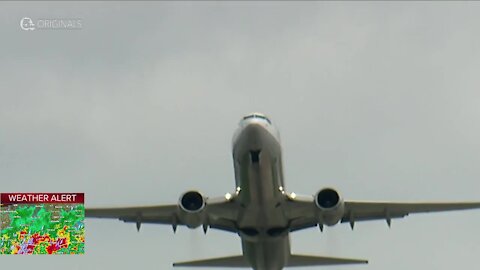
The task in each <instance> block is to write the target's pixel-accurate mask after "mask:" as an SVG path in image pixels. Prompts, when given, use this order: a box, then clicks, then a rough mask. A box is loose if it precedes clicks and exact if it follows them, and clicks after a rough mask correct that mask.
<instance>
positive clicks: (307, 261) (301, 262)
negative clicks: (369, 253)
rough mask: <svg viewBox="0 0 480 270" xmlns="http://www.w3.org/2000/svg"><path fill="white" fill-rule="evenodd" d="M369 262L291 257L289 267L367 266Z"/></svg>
mask: <svg viewBox="0 0 480 270" xmlns="http://www.w3.org/2000/svg"><path fill="white" fill-rule="evenodd" d="M366 263H368V261H367V260H358V259H347V258H335V257H317V256H307V255H290V259H289V260H288V264H287V266H313V265H340V264H366Z"/></svg>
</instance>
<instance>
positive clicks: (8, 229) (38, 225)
mask: <svg viewBox="0 0 480 270" xmlns="http://www.w3.org/2000/svg"><path fill="white" fill-rule="evenodd" d="M84 197H85V196H84V194H83V193H0V255H4V254H84V252H85V226H84V219H85V206H84Z"/></svg>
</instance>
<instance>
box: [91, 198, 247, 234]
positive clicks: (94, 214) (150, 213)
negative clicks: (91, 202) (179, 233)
mask: <svg viewBox="0 0 480 270" xmlns="http://www.w3.org/2000/svg"><path fill="white" fill-rule="evenodd" d="M203 211H204V215H205V219H204V220H205V221H204V222H203V224H202V225H203V226H204V230H206V229H207V228H208V227H210V228H214V229H219V230H224V231H230V232H237V227H236V223H235V219H236V213H237V211H238V204H237V203H236V202H235V201H234V200H226V199H225V198H224V197H221V198H213V199H207V201H206V206H205V209H204V210H203ZM85 217H87V218H112V219H118V220H122V221H124V222H132V223H136V224H137V230H139V229H140V225H141V224H142V223H153V224H169V225H172V226H173V229H174V231H175V230H176V227H177V225H186V224H185V223H184V222H183V221H182V218H181V210H180V209H179V207H178V205H177V204H170V205H156V206H136V207H115V208H86V209H85Z"/></svg>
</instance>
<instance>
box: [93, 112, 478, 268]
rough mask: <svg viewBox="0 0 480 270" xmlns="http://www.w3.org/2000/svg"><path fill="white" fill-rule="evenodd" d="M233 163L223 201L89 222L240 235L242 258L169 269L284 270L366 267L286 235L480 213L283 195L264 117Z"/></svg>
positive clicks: (124, 212) (116, 212)
mask: <svg viewBox="0 0 480 270" xmlns="http://www.w3.org/2000/svg"><path fill="white" fill-rule="evenodd" d="M232 145H233V147H232V152H233V163H234V172H235V185H236V189H235V192H233V193H227V194H226V195H225V196H222V197H215V198H209V197H206V196H204V195H203V194H202V193H200V192H198V191H195V190H191V191H187V192H185V193H183V194H182V195H181V196H180V198H179V201H178V203H177V204H170V205H153V206H136V207H119V208H87V209H86V210H85V216H86V217H87V218H114V219H119V220H122V221H124V222H132V223H135V224H136V226H137V230H140V226H141V224H142V223H153V224H169V225H171V226H172V228H173V231H174V232H176V229H177V226H178V225H184V226H186V227H188V228H191V229H193V228H198V227H200V226H202V228H203V230H204V232H205V233H206V232H207V230H208V228H212V229H218V230H223V231H227V232H232V233H235V234H238V235H239V236H240V238H241V241H242V251H243V254H242V255H237V256H229V257H221V258H212V259H205V260H197V261H187V262H179V263H174V264H173V266H174V267H175V266H181V267H240V268H251V269H254V270H281V269H283V268H285V267H295V266H315V265H344V264H366V263H368V261H367V260H362V259H350V258H337V257H321V256H310V255H295V254H291V251H290V237H289V234H290V233H291V232H295V231H298V230H302V229H306V228H311V227H316V226H318V227H319V228H320V230H322V231H323V229H324V226H333V225H336V224H338V223H349V224H350V226H351V228H352V230H353V228H354V224H355V222H359V221H368V220H385V221H386V223H387V224H388V226H390V225H391V221H392V219H394V218H403V217H405V216H407V215H408V214H411V213H426V212H438V211H450V210H465V209H473V208H480V202H454V203H448V202H441V203H408V202H407V203H405V202H375V201H353V200H344V199H343V198H342V196H341V195H340V193H339V192H338V191H337V190H335V189H334V188H331V187H326V188H323V189H320V190H319V191H318V192H317V193H315V194H314V195H313V196H300V195H297V194H295V193H294V192H291V193H290V192H287V191H286V189H285V182H284V176H283V168H282V150H281V145H280V138H279V132H278V130H277V129H276V127H275V126H274V125H273V124H272V122H271V120H270V119H269V118H268V117H267V116H265V115H264V114H261V113H252V114H248V115H246V116H245V117H243V118H242V119H241V121H240V123H239V127H238V129H237V130H236V132H235V134H234V136H233V143H232Z"/></svg>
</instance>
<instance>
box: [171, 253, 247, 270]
mask: <svg viewBox="0 0 480 270" xmlns="http://www.w3.org/2000/svg"><path fill="white" fill-rule="evenodd" d="M173 266H174V267H177V266H182V267H237V268H245V267H246V268H250V265H249V264H248V263H247V262H246V261H245V259H244V257H243V256H242V255H239V256H230V257H221V258H212V259H205V260H198V261H188V262H178V263H174V264H173Z"/></svg>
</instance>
